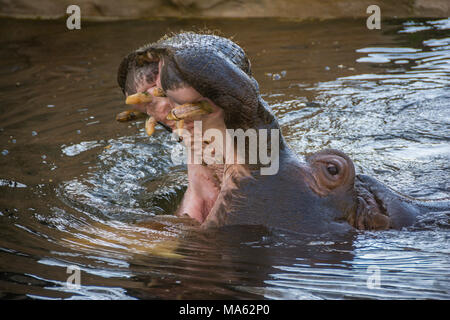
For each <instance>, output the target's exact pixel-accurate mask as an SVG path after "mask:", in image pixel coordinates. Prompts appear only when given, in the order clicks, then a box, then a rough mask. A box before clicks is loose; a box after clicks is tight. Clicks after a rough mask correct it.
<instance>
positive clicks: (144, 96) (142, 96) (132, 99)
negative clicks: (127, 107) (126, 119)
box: [125, 92, 153, 104]
mask: <svg viewBox="0 0 450 320" xmlns="http://www.w3.org/2000/svg"><path fill="white" fill-rule="evenodd" d="M152 100H153V97H152V95H150V94H149V93H148V92H138V93H135V94H132V95H131V96H128V97H127V99H126V100H125V103H126V104H139V103H146V102H152Z"/></svg>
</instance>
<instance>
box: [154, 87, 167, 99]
mask: <svg viewBox="0 0 450 320" xmlns="http://www.w3.org/2000/svg"><path fill="white" fill-rule="evenodd" d="M152 95H153V96H154V97H165V96H166V93H165V92H164V90H163V89H162V88H154V89H153V90H152Z"/></svg>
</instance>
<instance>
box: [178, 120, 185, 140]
mask: <svg viewBox="0 0 450 320" xmlns="http://www.w3.org/2000/svg"><path fill="white" fill-rule="evenodd" d="M183 127H184V120H180V121H177V135H178V136H179V137H181V135H182V133H183Z"/></svg>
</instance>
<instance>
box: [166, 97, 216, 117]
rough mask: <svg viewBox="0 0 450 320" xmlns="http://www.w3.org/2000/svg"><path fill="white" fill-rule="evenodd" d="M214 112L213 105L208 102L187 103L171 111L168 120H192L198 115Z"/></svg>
mask: <svg viewBox="0 0 450 320" xmlns="http://www.w3.org/2000/svg"><path fill="white" fill-rule="evenodd" d="M212 111H213V109H212V107H211V105H210V104H209V103H208V102H207V101H201V102H196V103H185V104H182V105H181V106H178V107H176V108H174V109H172V110H171V111H170V113H169V114H168V115H167V120H175V121H179V120H183V119H187V118H192V117H195V116H198V115H203V114H208V113H211V112H212Z"/></svg>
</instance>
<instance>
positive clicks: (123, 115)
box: [116, 110, 147, 122]
mask: <svg viewBox="0 0 450 320" xmlns="http://www.w3.org/2000/svg"><path fill="white" fill-rule="evenodd" d="M146 115H147V114H146V113H143V112H140V111H137V110H126V111H122V112H120V113H118V114H117V115H116V120H117V121H119V122H128V121H133V120H136V119H139V118H143V117H144V116H146Z"/></svg>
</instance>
